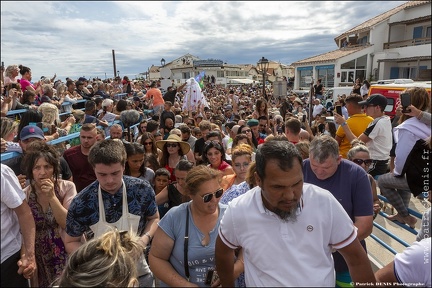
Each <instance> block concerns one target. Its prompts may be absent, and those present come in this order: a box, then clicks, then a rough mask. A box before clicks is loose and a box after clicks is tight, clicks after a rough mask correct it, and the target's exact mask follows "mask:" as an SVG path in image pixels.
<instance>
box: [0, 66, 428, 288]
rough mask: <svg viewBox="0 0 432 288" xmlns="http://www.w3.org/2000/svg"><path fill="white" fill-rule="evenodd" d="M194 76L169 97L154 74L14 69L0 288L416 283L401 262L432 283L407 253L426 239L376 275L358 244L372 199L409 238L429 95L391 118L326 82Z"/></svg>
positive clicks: (413, 93)
mask: <svg viewBox="0 0 432 288" xmlns="http://www.w3.org/2000/svg"><path fill="white" fill-rule="evenodd" d="M19 74H21V78H20V79H18V75H19ZM2 77H3V76H2ZM204 83H205V86H204V87H203V88H202V89H201V87H199V86H198V85H197V83H196V82H194V79H193V78H191V79H189V80H188V81H186V83H184V84H182V85H180V86H179V87H175V86H174V85H173V86H172V87H169V89H168V91H167V92H166V93H165V94H164V95H163V94H162V92H161V90H160V89H159V88H160V87H159V85H160V83H159V81H152V82H150V81H145V80H129V79H128V77H127V76H125V77H123V79H121V78H120V77H116V78H114V79H108V80H104V81H102V80H100V79H93V80H90V79H86V78H84V77H81V78H79V79H77V80H76V81H75V80H72V79H69V78H68V79H66V82H63V81H62V80H56V75H54V77H53V78H49V77H42V78H41V79H40V80H39V81H38V82H32V72H31V69H30V68H28V67H25V66H23V65H19V66H18V65H10V66H8V67H7V68H6V70H5V73H4V77H3V78H2V86H1V87H2V93H1V94H2V98H1V113H2V118H1V152H2V153H4V152H18V153H19V154H18V155H19V156H17V157H13V158H11V159H8V160H5V161H2V164H1V168H2V169H1V171H2V179H1V181H2V184H1V187H2V219H1V220H2V245H1V252H2V259H1V261H2V265H1V274H2V280H1V281H2V286H16V287H23V286H25V285H28V283H27V281H30V285H31V286H32V287H52V286H53V285H58V287H68V286H128V287H136V286H139V287H154V286H157V287H159V286H161V287H165V286H185V287H186V286H207V287H209V286H212V287H216V286H219V285H222V286H224V287H225V286H226V287H228V286H229V287H233V286H236V287H246V286H305V285H306V286H322V285H325V286H333V287H334V286H335V285H336V286H339V287H342V286H346V285H350V283H374V282H375V281H376V280H378V281H390V280H391V281H392V282H394V283H397V282H398V281H399V282H400V283H412V278H409V277H411V276H410V275H411V274H410V267H409V266H410V265H409V264H410V263H413V264H412V265H411V266H413V267H416V269H417V270H416V275H417V277H418V278H417V279H418V280H417V282H419V281H420V282H421V283H424V284H425V285H430V284H431V283H430V273H429V272H427V273H426V272H425V273H423V274H422V271H429V270H427V269H430V261H429V264H428V266H427V265H423V266H422V265H420V264H419V263H417V262H418V259H417V258H415V257H411V256H410V255H412V254H413V253H412V250H413V249H420V248H421V247H423V246H424V244H423V243H424V240H423V239H417V240H418V241H419V243H422V244H421V245H413V246H412V249H411V250H409V252H410V253H411V254H410V253H408V254H407V255H405V254H403V255H401V256H400V257H396V258H395V260H394V262H395V265H394V266H392V267H391V269H393V270H391V271H390V272H389V271H388V270H389V269H390V268H389V267H387V266H386V268H385V269H386V270H384V271H378V272H377V273H375V274H374V273H373V271H372V268H371V264H370V262H369V259H368V257H367V252H366V251H367V250H366V243H365V239H366V238H367V237H368V236H369V235H370V234H371V232H372V227H373V219H374V218H375V217H376V216H377V214H378V213H379V211H380V210H381V209H382V202H380V200H379V199H378V189H377V188H379V191H380V192H381V193H382V194H383V195H384V196H386V197H387V199H388V200H389V202H390V203H391V204H392V205H393V207H394V208H395V209H396V211H397V214H395V215H391V216H389V219H390V220H392V221H399V222H400V223H402V224H407V225H409V226H410V227H412V228H416V219H415V218H414V217H412V216H411V215H409V213H408V210H407V208H408V204H409V201H410V197H411V194H413V195H414V196H419V195H420V196H422V195H423V197H424V194H425V192H430V191H423V190H425V189H424V188H423V187H424V185H423V186H422V185H418V184H419V182H420V181H421V180H422V179H423V178H424V172H423V170H422V169H423V168H424V165H426V164H425V163H426V162H424V161H423V162H422V161H421V160H420V159H421V155H420V154H421V153H424V151H430V147H431V143H430V136H431V133H430V125H431V118H430V115H431V114H430V109H431V102H430V101H431V100H430V95H428V93H427V91H426V90H425V89H423V88H410V89H407V90H406V91H405V93H408V94H409V95H410V97H411V105H410V106H409V107H398V109H397V111H398V114H397V116H396V118H395V119H390V118H389V117H388V116H386V115H385V113H384V109H385V106H386V105H387V100H386V98H385V97H384V96H382V95H379V94H375V95H369V96H368V95H367V93H365V92H364V91H363V90H362V89H365V88H364V87H363V86H361V84H360V80H359V81H356V83H354V85H353V93H351V94H350V95H341V97H340V98H339V100H338V102H337V103H334V104H335V105H334V106H333V107H324V106H323V105H322V100H323V99H322V95H323V91H324V89H325V88H324V87H323V85H322V84H321V81H320V80H319V81H318V82H317V84H316V85H315V87H314V89H311V93H312V94H313V95H312V98H311V99H312V101H311V102H310V101H309V100H310V99H309V98H308V97H304V98H301V97H299V96H297V95H296V94H295V93H291V92H289V93H288V94H287V96H286V97H285V96H284V97H278V98H276V97H273V96H272V94H273V93H272V89H271V88H266V89H265V94H264V95H263V94H262V93H263V91H262V89H261V88H260V87H258V86H255V85H241V86H230V87H223V86H219V85H216V84H215V83H214V81H213V82H207V81H205V82H204ZM364 85H365V86H367V85H366V84H365V83H364ZM367 88H368V87H367ZM192 90H193V93H192ZM119 95H120V96H121V97H119ZM77 100H85V101H83V102H82V103H83V106H80V102H77ZM309 102H310V103H309ZM336 106H340V107H341V110H337V109H336ZM402 108H407V109H408V110H405V109H404V110H403V111H402ZM17 109H25V110H26V112H24V113H22V114H21V115H20V117H19V119H17V118H16V115H15V114H12V115H14V116H12V117H11V116H10V115H11V114H10V112H9V111H13V110H17ZM338 112H340V113H338ZM8 115H9V116H8ZM329 116H333V117H329ZM393 128H394V129H393ZM73 133H76V135H79V136H78V137H75V138H73V139H69V138H68V140H65V141H62V142H61V141H57V142H55V144H52V141H53V140H55V139H60V140H62V139H65V137H66V136H67V135H69V134H73ZM50 141H51V142H50ZM423 156H424V154H423ZM413 163H415V165H414V164H413ZM407 165H414V166H415V169H411V167H410V169H407V167H408V166H407ZM422 173H423V174H422ZM429 195H430V193H429ZM4 211H5V212H4ZM426 213H429V214H425V215H429V217H430V210H429V212H426ZM14 215H16V216H14ZM429 225H430V224H429ZM429 227H430V226H429ZM421 228H423V230H422V231H420V232H421V233H422V235H424V237H423V238H428V237H429V236H430V235H429V233H430V232H429V230H427V231H426V230H424V227H423V225H422V226H421ZM426 229H429V228H428V226H427V225H426ZM20 231H21V232H20ZM429 244H430V242H429ZM419 247H420V248H419ZM396 263H397V265H396ZM424 266H426V267H424ZM422 269H423V270H422ZM392 273H393V274H392ZM428 273H429V278H427V275H426V274H428ZM310 275H313V277H310ZM393 276H394V278H393ZM422 277H423V278H422ZM410 281H411V282H410Z"/></svg>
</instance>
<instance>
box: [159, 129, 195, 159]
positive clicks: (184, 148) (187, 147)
mask: <svg viewBox="0 0 432 288" xmlns="http://www.w3.org/2000/svg"><path fill="white" fill-rule="evenodd" d="M167 142H174V143H179V145H180V148H181V150H182V152H183V155H186V154H187V153H188V152H189V150H190V145H189V143H187V142H184V141H182V140H181V138H180V137H179V136H178V135H175V134H171V135H169V136H168V138H167V139H166V140H160V141H157V142H156V146H157V147H158V148H159V149H161V150H163V148H164V146H165V143H167Z"/></svg>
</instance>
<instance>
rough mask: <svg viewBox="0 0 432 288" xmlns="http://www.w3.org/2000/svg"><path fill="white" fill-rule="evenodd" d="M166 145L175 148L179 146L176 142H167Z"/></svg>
mask: <svg viewBox="0 0 432 288" xmlns="http://www.w3.org/2000/svg"><path fill="white" fill-rule="evenodd" d="M166 147H167V148H170V147H173V148H175V147H178V144H176V143H167V144H166Z"/></svg>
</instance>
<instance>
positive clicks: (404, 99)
mask: <svg viewBox="0 0 432 288" xmlns="http://www.w3.org/2000/svg"><path fill="white" fill-rule="evenodd" d="M400 99H401V105H402V113H408V112H411V109H407V107H408V106H409V105H411V95H410V94H409V93H402V94H400Z"/></svg>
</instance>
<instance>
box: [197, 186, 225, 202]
mask: <svg viewBox="0 0 432 288" xmlns="http://www.w3.org/2000/svg"><path fill="white" fill-rule="evenodd" d="M223 192H224V190H223V189H222V188H220V189H219V190H217V191H216V192H214V193H207V194H205V195H203V196H202V199H203V201H204V203H208V202H210V201H211V200H212V199H213V195H214V196H215V197H216V198H219V197H221V196H222V194H223Z"/></svg>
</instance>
